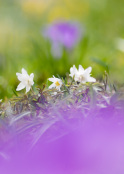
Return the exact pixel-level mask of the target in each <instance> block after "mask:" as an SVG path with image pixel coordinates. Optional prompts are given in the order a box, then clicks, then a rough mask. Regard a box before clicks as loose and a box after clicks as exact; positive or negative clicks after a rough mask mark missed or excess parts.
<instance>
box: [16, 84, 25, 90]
mask: <svg viewBox="0 0 124 174" xmlns="http://www.w3.org/2000/svg"><path fill="white" fill-rule="evenodd" d="M24 88H25V85H24V84H23V83H20V84H19V85H18V86H17V88H16V91H20V90H22V89H24Z"/></svg>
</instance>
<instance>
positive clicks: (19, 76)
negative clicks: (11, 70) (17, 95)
mask: <svg viewBox="0 0 124 174" xmlns="http://www.w3.org/2000/svg"><path fill="white" fill-rule="evenodd" d="M16 75H17V78H18V80H19V81H22V80H23V76H22V74H20V73H16Z"/></svg>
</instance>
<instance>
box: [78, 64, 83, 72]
mask: <svg viewBox="0 0 124 174" xmlns="http://www.w3.org/2000/svg"><path fill="white" fill-rule="evenodd" d="M83 72H84V68H83V67H82V65H79V73H83Z"/></svg>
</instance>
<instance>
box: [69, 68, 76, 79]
mask: <svg viewBox="0 0 124 174" xmlns="http://www.w3.org/2000/svg"><path fill="white" fill-rule="evenodd" d="M76 73H77V68H76V67H75V65H73V67H71V68H70V74H69V76H71V77H73V76H74V75H75V74H76Z"/></svg>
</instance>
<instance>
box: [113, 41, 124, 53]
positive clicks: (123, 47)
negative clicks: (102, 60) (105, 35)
mask: <svg viewBox="0 0 124 174" xmlns="http://www.w3.org/2000/svg"><path fill="white" fill-rule="evenodd" d="M115 46H116V48H117V49H118V50H120V51H122V52H124V39H122V38H117V39H116V40H115Z"/></svg>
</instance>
